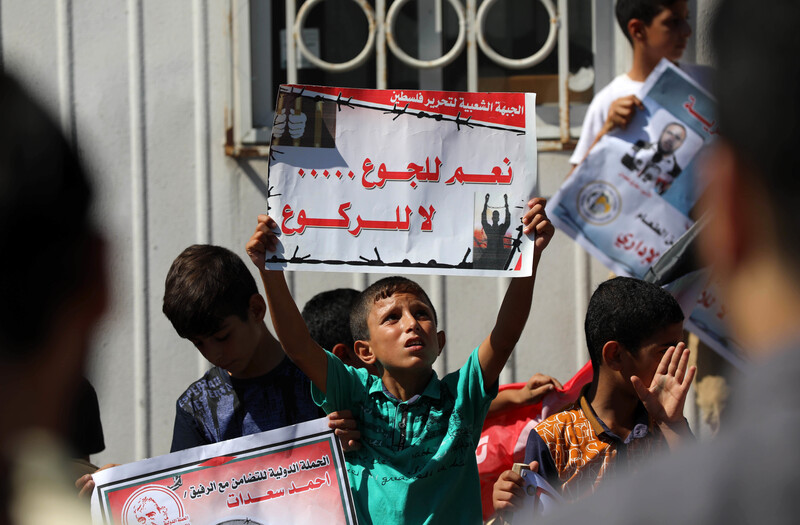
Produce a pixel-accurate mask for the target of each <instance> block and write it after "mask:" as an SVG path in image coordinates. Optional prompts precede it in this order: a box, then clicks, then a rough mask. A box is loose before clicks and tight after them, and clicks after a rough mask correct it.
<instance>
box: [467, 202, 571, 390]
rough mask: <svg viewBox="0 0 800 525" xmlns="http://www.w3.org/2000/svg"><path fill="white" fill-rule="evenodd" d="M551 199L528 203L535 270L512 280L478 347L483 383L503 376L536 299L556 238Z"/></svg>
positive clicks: (525, 218) (527, 230)
mask: <svg viewBox="0 0 800 525" xmlns="http://www.w3.org/2000/svg"><path fill="white" fill-rule="evenodd" d="M546 203H547V201H546V200H545V199H543V198H540V197H537V198H534V199H531V200H530V201H529V202H528V208H529V209H528V211H527V213H525V215H524V216H523V218H522V224H523V225H524V230H523V232H524V233H526V234H530V233H535V234H536V241H535V252H534V256H533V272H532V274H531V276H530V277H518V278H515V279H512V280H511V284H510V285H509V286H508V290H507V291H506V295H505V298H504V299H503V304H502V305H501V306H500V311H499V312H498V313H497V321H496V322H495V325H494V328H493V329H492V333H491V334H489V336H488V337H487V338H486V339H484V341H483V342H482V343H481V346H480V347H479V348H478V360H479V361H480V364H481V370H482V371H483V382H484V384H485V385H487V387H488V386H489V385H493V384H494V383H495V381H497V378H498V377H500V371H501V370H502V369H503V367H504V366H505V364H506V361H508V357H509V356H510V355H511V351H512V350H513V349H514V346H515V345H516V344H517V341H519V337H520V335H521V334H522V330H523V328H525V323H526V322H527V320H528V314H529V313H530V310H531V301H532V299H533V283H534V281H535V280H536V269H537V267H538V266H539V259H540V258H541V256H542V251H543V250H544V249H545V248H546V247H547V245H548V244H549V243H550V239H552V238H553V233H555V228H554V227H553V225H552V224H551V223H550V220H549V219H548V218H547V214H546V213H545V209H544V208H545V204H546Z"/></svg>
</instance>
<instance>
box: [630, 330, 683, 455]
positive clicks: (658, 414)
mask: <svg viewBox="0 0 800 525" xmlns="http://www.w3.org/2000/svg"><path fill="white" fill-rule="evenodd" d="M688 363H689V349H688V348H686V345H684V344H683V343H678V346H677V347H675V346H671V347H669V349H667V351H666V353H665V354H664V357H662V358H661V363H659V365H658V369H657V370H656V374H655V375H654V376H653V381H651V383H650V388H647V387H645V385H644V383H642V380H641V379H639V378H638V377H636V376H632V377H631V383H633V388H635V389H636V394H637V395H638V396H639V399H641V400H642V403H643V404H644V408H645V409H647V413H648V414H650V417H652V418H653V419H654V420H655V421H656V423H657V424H658V427H659V429H660V430H661V433H662V434H664V438H665V439H666V440H667V445H668V446H669V448H670V449H672V450H674V449H675V446H676V445H678V444H679V443H680V441H681V440H682V439H684V438H685V437H686V436H691V434H692V433H691V431H690V430H689V426H688V425H687V423H686V419H684V417H683V405H684V403H685V402H686V394H687V393H688V392H689V386H690V385H691V384H692V380H693V379H694V374H695V372H696V371H697V367H694V366H692V367H689V368H688V370H687V365H688Z"/></svg>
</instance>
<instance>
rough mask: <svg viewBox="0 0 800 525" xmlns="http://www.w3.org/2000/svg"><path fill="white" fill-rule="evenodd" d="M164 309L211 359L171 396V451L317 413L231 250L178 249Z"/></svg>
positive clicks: (261, 301)
mask: <svg viewBox="0 0 800 525" xmlns="http://www.w3.org/2000/svg"><path fill="white" fill-rule="evenodd" d="M163 311H164V314H165V315H166V316H167V318H168V319H169V320H170V321H171V322H172V326H173V327H175V331H176V332H178V335H180V336H181V337H184V338H186V339H189V340H190V341H191V342H192V344H194V345H195V347H197V349H198V350H199V351H200V353H201V354H203V357H205V358H206V359H208V361H210V362H211V364H213V365H214V367H213V368H211V369H210V370H209V371H208V372H206V373H205V374H204V375H203V377H202V378H200V379H198V380H197V381H195V382H194V383H192V384H191V386H189V388H187V389H186V391H185V392H184V393H183V394H182V395H181V396H180V397H179V398H178V402H177V406H176V414H175V427H174V430H173V435H172V447H171V451H172V452H175V451H178V450H184V449H187V448H191V447H196V446H200V445H206V444H209V443H216V442H218V441H224V440H226V439H232V438H236V437H241V436H246V435H248V434H254V433H257V432H262V431H265V430H271V429H274V428H280V427H284V426H287V425H293V424H296V423H300V422H302V421H308V420H310V419H314V418H317V417H321V416H322V413H321V412H320V410H319V408H318V407H317V406H316V404H315V403H314V401H313V399H311V389H310V385H309V381H308V378H307V377H306V375H305V374H303V372H301V371H300V370H299V369H298V368H297V367H296V366H295V365H294V363H292V362H291V361H290V360H289V359H287V358H286V355H285V354H284V353H283V350H282V349H281V345H280V343H279V342H278V341H277V340H276V339H275V337H273V335H272V334H271V333H270V332H269V330H268V329H267V325H266V324H265V323H264V317H265V316H266V313H267V305H266V303H265V302H264V298H263V297H262V296H261V295H260V294H259V293H258V289H257V287H256V282H255V279H253V276H252V275H251V274H250V272H249V271H248V270H247V267H246V266H245V265H244V262H243V261H242V260H241V259H240V258H239V257H238V256H237V255H236V254H234V253H233V252H231V251H230V250H228V249H226V248H222V247H220V246H209V245H194V246H190V247H188V248H186V249H185V250H184V251H183V252H182V253H181V254H180V255H178V257H177V258H176V259H175V261H174V262H173V263H172V267H171V268H170V269H169V273H168V274H167V279H166V284H165V290H164V305H163Z"/></svg>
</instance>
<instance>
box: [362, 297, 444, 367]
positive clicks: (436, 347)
mask: <svg viewBox="0 0 800 525" xmlns="http://www.w3.org/2000/svg"><path fill="white" fill-rule="evenodd" d="M367 327H368V328H369V336H370V340H369V347H370V350H371V351H372V353H373V354H374V355H375V357H376V358H377V361H378V362H379V363H380V364H381V366H382V367H383V368H384V369H385V370H387V371H389V372H390V373H391V372H392V370H399V369H403V370H410V369H420V370H430V369H431V367H432V365H433V363H434V361H436V358H437V357H438V356H439V353H440V352H441V347H442V345H443V344H444V333H443V332H439V333H437V331H436V322H435V321H434V317H433V310H432V309H431V307H430V306H429V305H428V303H427V302H425V301H424V300H422V299H421V298H420V297H418V296H417V295H416V294H413V293H406V292H400V293H395V294H393V295H391V296H389V297H387V298H385V299H380V300H378V301H377V302H376V303H375V304H374V305H373V307H372V309H371V310H370V312H369V316H368V317H367Z"/></svg>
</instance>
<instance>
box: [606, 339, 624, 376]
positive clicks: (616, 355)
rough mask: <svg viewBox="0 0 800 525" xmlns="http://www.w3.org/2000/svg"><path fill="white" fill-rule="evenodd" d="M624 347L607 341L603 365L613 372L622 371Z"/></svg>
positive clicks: (615, 342)
mask: <svg viewBox="0 0 800 525" xmlns="http://www.w3.org/2000/svg"><path fill="white" fill-rule="evenodd" d="M623 351H624V350H623V348H622V345H620V344H619V342H617V341H607V342H606V344H604V345H603V364H604V365H606V366H607V367H609V368H610V369H611V370H616V371H619V370H621V369H622V352H623Z"/></svg>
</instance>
